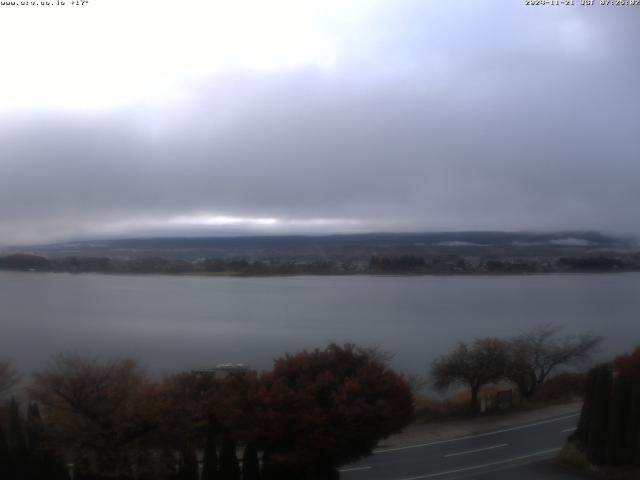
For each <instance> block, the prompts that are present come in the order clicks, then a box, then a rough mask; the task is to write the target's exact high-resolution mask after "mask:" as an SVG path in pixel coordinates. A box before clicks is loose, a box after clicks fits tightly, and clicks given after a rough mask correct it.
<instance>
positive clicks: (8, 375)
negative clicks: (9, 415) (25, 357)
mask: <svg viewBox="0 0 640 480" xmlns="http://www.w3.org/2000/svg"><path fill="white" fill-rule="evenodd" d="M18 382H20V375H19V374H18V372H16V371H15V370H14V368H13V366H12V365H11V363H10V362H8V361H3V362H0V398H2V397H3V396H4V395H6V394H7V393H9V392H10V391H11V389H12V388H13V387H15V386H16V385H17V384H18Z"/></svg>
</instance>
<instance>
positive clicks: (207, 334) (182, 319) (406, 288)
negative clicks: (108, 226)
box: [0, 272, 640, 373]
mask: <svg viewBox="0 0 640 480" xmlns="http://www.w3.org/2000/svg"><path fill="white" fill-rule="evenodd" d="M639 313H640V274H637V273H632V274H611V275H529V276H468V277H465V276H419V277H384V276H380V277H377V276H356V277H285V278H282V277H276V278H220V277H174V276H119V275H92V274H83V275H71V274H45V273H9V272H0V325H1V331H0V357H10V358H12V359H13V360H14V362H15V363H16V364H17V365H18V366H19V367H20V368H21V369H22V370H23V371H25V372H29V371H33V370H37V369H39V368H42V367H43V366H44V365H45V364H46V361H47V359H48V358H49V357H50V355H51V354H53V353H56V352H60V351H77V352H82V353H93V354H96V355H99V356H113V355H128V356H133V357H135V358H138V359H139V360H141V361H142V363H143V364H144V365H146V366H147V367H148V368H149V370H151V371H154V372H164V371H167V372H170V371H176V370H179V369H190V368H194V367H207V366H212V365H215V364H217V363H223V362H234V363H247V364H250V365H252V366H253V367H256V368H258V369H262V368H267V367H269V366H270V364H271V361H272V359H273V358H274V357H276V356H279V355H281V354H283V353H284V352H294V351H297V350H301V349H304V348H307V349H309V348H315V347H323V346H325V345H326V344H327V343H329V342H332V341H335V342H347V341H350V342H357V343H358V344H361V345H379V346H381V347H382V348H384V349H387V350H390V351H392V352H394V353H395V354H396V356H395V358H394V360H393V362H394V366H395V367H397V368H399V369H402V370H405V371H407V372H411V373H420V372H423V373H424V372H425V371H426V370H427V368H428V365H429V364H430V362H431V361H432V360H433V358H434V357H435V356H437V355H438V354H441V353H443V352H445V351H447V350H448V349H450V348H451V347H453V346H454V345H455V343H456V342H457V341H459V340H469V339H473V338H475V337H479V336H488V335H501V336H509V335H514V334H517V333H518V332H520V331H522V330H525V329H527V328H530V327H532V326H535V325H539V324H544V323H549V322H550V323H555V324H559V325H564V326H565V331H566V332H567V333H579V332H583V331H586V330H594V331H596V332H597V333H599V334H602V335H604V336H606V342H605V344H604V346H603V348H602V352H601V354H600V356H601V357H606V356H607V355H610V354H611V353H617V352H619V351H623V350H628V349H630V348H631V347H633V346H635V345H638V344H640V315H639Z"/></svg>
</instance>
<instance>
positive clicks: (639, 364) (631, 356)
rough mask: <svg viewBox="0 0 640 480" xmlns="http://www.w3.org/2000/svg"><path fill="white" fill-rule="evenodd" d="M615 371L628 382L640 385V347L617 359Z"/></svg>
mask: <svg viewBox="0 0 640 480" xmlns="http://www.w3.org/2000/svg"><path fill="white" fill-rule="evenodd" d="M613 369H614V370H615V371H616V372H617V373H618V374H620V376H622V377H623V378H624V379H625V380H626V381H627V382H630V383H640V347H638V348H636V349H635V350H634V351H633V352H632V353H626V354H624V355H621V356H619V357H618V358H616V359H615V360H614V361H613Z"/></svg>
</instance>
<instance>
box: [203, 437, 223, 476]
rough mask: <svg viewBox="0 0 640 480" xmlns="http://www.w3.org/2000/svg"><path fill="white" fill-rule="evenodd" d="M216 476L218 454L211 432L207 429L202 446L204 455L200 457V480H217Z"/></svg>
mask: <svg viewBox="0 0 640 480" xmlns="http://www.w3.org/2000/svg"><path fill="white" fill-rule="evenodd" d="M218 478H220V477H219V475H218V453H217V452H216V440H215V436H214V434H213V432H212V431H211V429H209V432H208V433H207V438H206V439H205V444H204V454H203V457H202V480H217V479H218Z"/></svg>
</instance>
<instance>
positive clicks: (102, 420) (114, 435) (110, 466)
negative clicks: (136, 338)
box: [30, 355, 156, 473]
mask: <svg viewBox="0 0 640 480" xmlns="http://www.w3.org/2000/svg"><path fill="white" fill-rule="evenodd" d="M30 390H31V395H32V398H33V399H34V400H36V401H37V402H39V403H40V405H41V406H42V407H43V421H44V422H45V424H46V425H47V427H48V428H47V432H48V433H49V434H50V435H51V436H52V437H53V438H52V440H53V443H54V444H55V445H56V446H57V447H59V448H61V449H64V450H65V451H66V452H67V453H71V454H73V455H79V456H80V457H86V456H87V455H92V456H94V457H95V458H97V459H98V461H99V463H100V468H101V469H104V470H105V471H109V472H110V473H112V471H113V470H114V469H116V471H117V469H118V468H121V467H122V465H123V461H124V459H125V457H126V455H127V454H128V449H129V448H130V447H131V446H132V445H133V444H136V443H137V442H139V441H140V440H141V439H142V438H144V436H145V435H146V434H147V433H148V432H149V431H150V430H151V429H152V427H153V422H154V420H153V413H154V411H155V408H154V407H155V403H154V401H155V400H154V399H155V398H156V395H154V393H155V390H154V385H153V384H152V383H151V382H150V381H149V380H148V378H147V377H146V375H145V373H144V372H143V371H142V370H141V369H140V367H139V366H138V365H137V364H136V363H135V362H134V361H132V360H117V361H111V362H100V361H98V360H96V359H93V358H88V357H83V356H79V355H59V356H56V357H54V359H53V361H52V362H51V363H50V365H49V367H48V368H47V369H46V370H44V371H42V372H40V373H37V374H36V375H35V376H34V382H33V385H32V387H31V389H30Z"/></svg>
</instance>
